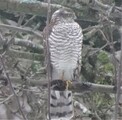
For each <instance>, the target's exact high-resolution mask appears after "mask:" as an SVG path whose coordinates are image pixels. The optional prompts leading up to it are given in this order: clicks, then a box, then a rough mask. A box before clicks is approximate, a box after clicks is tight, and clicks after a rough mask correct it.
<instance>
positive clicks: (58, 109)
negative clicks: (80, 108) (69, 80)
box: [50, 90, 74, 120]
mask: <svg viewBox="0 0 122 120" xmlns="http://www.w3.org/2000/svg"><path fill="white" fill-rule="evenodd" d="M50 116H51V120H65V119H66V120H70V119H71V118H72V117H73V116H74V108H73V98H72V91H68V90H65V91H57V90H51V96H50Z"/></svg>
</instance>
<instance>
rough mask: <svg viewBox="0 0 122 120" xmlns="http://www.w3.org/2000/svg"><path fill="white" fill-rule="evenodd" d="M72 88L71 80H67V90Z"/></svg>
mask: <svg viewBox="0 0 122 120" xmlns="http://www.w3.org/2000/svg"><path fill="white" fill-rule="evenodd" d="M70 86H72V81H71V80H66V90H68V88H69V87H70Z"/></svg>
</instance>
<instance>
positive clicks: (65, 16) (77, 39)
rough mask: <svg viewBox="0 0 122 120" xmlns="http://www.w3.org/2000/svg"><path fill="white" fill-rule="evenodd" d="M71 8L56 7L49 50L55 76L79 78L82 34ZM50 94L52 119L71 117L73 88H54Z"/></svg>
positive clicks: (70, 79)
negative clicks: (57, 8) (70, 89)
mask: <svg viewBox="0 0 122 120" xmlns="http://www.w3.org/2000/svg"><path fill="white" fill-rule="evenodd" d="M75 18H76V16H75V13H74V12H73V10H71V9H70V8H61V9H59V10H57V11H55V12H54V13H53V15H52V17H51V21H50V24H49V27H48V28H49V36H48V41H49V52H50V62H51V69H52V70H51V71H52V80H62V81H73V80H76V79H78V77H79V71H80V67H81V51H82V40H83V34H82V29H81V27H80V25H79V24H78V23H77V22H75V21H74V19H75ZM53 88H54V87H53V85H52V86H51V95H50V116H51V120H70V119H71V118H72V117H73V115H74V110H73V109H74V108H73V98H72V91H69V90H68V87H65V89H62V90H58V89H53Z"/></svg>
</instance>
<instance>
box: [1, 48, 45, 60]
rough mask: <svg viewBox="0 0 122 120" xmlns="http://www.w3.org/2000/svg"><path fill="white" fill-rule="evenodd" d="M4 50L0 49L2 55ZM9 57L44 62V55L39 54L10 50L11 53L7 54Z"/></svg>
mask: <svg viewBox="0 0 122 120" xmlns="http://www.w3.org/2000/svg"><path fill="white" fill-rule="evenodd" d="M2 52H3V50H2V49H0V53H2ZM6 54H7V55H9V56H10V57H14V58H22V59H29V60H35V61H44V55H40V54H37V53H30V52H23V51H18V50H12V49H9V51H7V52H6Z"/></svg>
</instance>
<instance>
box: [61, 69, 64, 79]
mask: <svg viewBox="0 0 122 120" xmlns="http://www.w3.org/2000/svg"><path fill="white" fill-rule="evenodd" d="M61 80H64V70H63V71H62V75H61Z"/></svg>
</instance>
